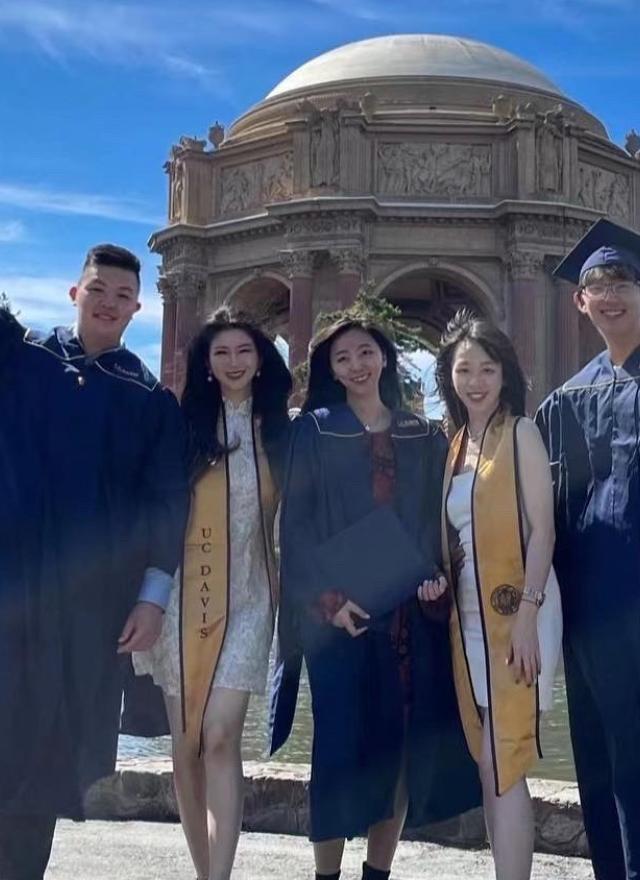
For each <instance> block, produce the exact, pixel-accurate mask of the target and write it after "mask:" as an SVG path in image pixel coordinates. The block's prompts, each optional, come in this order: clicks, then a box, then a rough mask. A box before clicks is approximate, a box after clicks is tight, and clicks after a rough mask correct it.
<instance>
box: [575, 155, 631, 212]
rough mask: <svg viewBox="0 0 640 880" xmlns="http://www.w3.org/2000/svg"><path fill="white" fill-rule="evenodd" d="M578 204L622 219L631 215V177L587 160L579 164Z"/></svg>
mask: <svg viewBox="0 0 640 880" xmlns="http://www.w3.org/2000/svg"><path fill="white" fill-rule="evenodd" d="M577 201H578V204H580V205H584V206H585V208H595V209H596V210H597V211H604V212H605V213H606V214H610V215H611V216H613V217H617V218H619V219H620V220H628V219H629V218H630V215H631V187H630V184H629V177H628V176H627V175H626V174H622V173H620V172H617V171H609V170H608V169H606V168H598V167H597V166H596V165H591V164H589V163H587V162H580V164H579V166H578V198H577Z"/></svg>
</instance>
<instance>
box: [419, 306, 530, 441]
mask: <svg viewBox="0 0 640 880" xmlns="http://www.w3.org/2000/svg"><path fill="white" fill-rule="evenodd" d="M461 342H476V343H477V344H478V345H479V346H481V347H482V348H483V349H484V350H485V351H486V353H487V355H488V356H489V357H490V358H491V360H492V361H495V363H497V364H500V365H501V367H502V383H503V384H502V390H501V391H500V403H501V404H502V406H503V407H504V408H505V409H508V411H509V412H510V413H511V415H514V416H523V415H524V414H525V403H526V396H527V387H528V386H527V380H526V379H525V375H524V373H523V371H522V367H521V366H520V362H519V361H518V355H517V354H516V351H515V349H514V347H513V343H512V342H511V340H510V339H509V337H508V336H507V334H506V333H503V332H502V330H500V329H499V327H496V325H495V324H492V323H491V321H487V320H485V319H484V318H478V317H477V316H476V315H474V314H472V313H471V312H469V311H468V310H467V309H460V311H458V312H456V314H455V315H454V316H453V318H452V319H451V320H450V321H449V323H448V324H447V326H446V329H445V331H444V333H443V335H442V338H441V340H440V349H439V351H438V356H437V358H436V371H435V375H436V383H437V385H438V391H439V392H440V396H441V397H442V399H443V400H444V403H445V405H446V407H447V412H448V414H449V418H450V419H451V421H452V422H453V425H454V427H455V428H456V429H458V428H461V427H462V426H463V425H465V424H466V422H467V419H468V413H467V408H466V406H465V405H464V404H463V403H462V401H461V400H460V398H459V397H458V395H457V394H456V391H455V388H454V387H453V376H452V368H453V360H454V357H455V353H456V349H457V347H458V346H459V345H460V343H461Z"/></svg>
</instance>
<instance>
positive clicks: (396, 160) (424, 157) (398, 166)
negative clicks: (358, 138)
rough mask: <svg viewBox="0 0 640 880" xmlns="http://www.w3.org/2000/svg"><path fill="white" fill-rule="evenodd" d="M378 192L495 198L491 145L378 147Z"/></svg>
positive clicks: (452, 197) (397, 194)
mask: <svg viewBox="0 0 640 880" xmlns="http://www.w3.org/2000/svg"><path fill="white" fill-rule="evenodd" d="M377 157H378V180H377V190H378V192H379V193H381V194H384V195H394V196H438V197H443V198H448V199H455V198H465V197H467V196H480V197H488V196H490V195H491V165H492V161H491V147H490V146H489V145H488V144H443V143H429V144H425V143H420V144H418V143H414V144H401V143H392V144H391V143H386V144H385V143H382V144H378V150H377Z"/></svg>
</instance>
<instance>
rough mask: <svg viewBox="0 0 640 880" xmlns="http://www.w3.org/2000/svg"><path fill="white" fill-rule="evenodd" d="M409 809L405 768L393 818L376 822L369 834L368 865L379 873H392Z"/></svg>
mask: <svg viewBox="0 0 640 880" xmlns="http://www.w3.org/2000/svg"><path fill="white" fill-rule="evenodd" d="M408 807H409V796H408V792H407V782H406V772H405V768H404V767H403V769H402V772H401V774H400V780H399V782H398V787H397V788H396V796H395V799H394V806H393V816H392V817H391V819H385V820H384V821H382V822H376V824H375V825H372V826H371V827H370V828H369V833H368V834H367V864H368V865H370V866H371V867H372V868H376V869H377V870H378V871H390V870H391V864H392V862H393V857H394V856H395V854H396V849H397V847H398V841H399V840H400V835H401V834H402V829H403V828H404V822H405V819H406V818H407V809H408Z"/></svg>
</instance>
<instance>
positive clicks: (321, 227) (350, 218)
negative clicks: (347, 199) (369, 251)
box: [284, 211, 364, 237]
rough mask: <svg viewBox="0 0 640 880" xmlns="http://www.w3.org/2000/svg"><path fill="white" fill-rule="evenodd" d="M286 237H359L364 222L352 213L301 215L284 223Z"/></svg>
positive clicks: (334, 212)
mask: <svg viewBox="0 0 640 880" xmlns="http://www.w3.org/2000/svg"><path fill="white" fill-rule="evenodd" d="M284 227H285V233H286V235H287V236H294V237H295V236H304V235H322V234H327V233H333V232H339V233H343V234H347V235H360V234H361V233H362V232H363V228H364V220H363V218H362V217H361V216H360V215H359V214H356V213H354V212H342V211H333V212H328V213H325V214H312V215H311V214H306V215H305V214H303V215H299V216H295V217H289V218H287V219H286V220H285V221H284Z"/></svg>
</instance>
